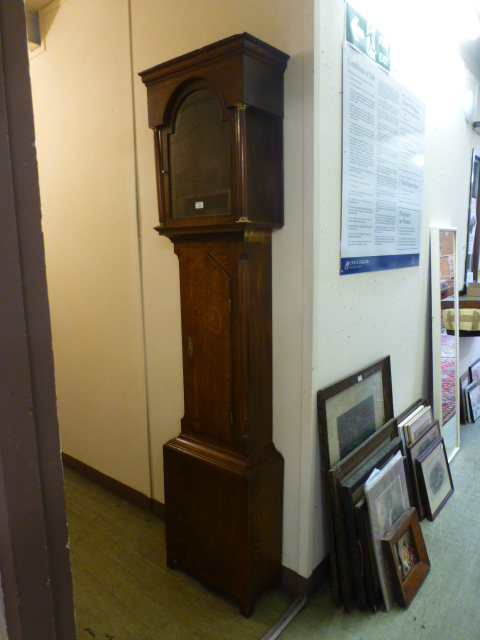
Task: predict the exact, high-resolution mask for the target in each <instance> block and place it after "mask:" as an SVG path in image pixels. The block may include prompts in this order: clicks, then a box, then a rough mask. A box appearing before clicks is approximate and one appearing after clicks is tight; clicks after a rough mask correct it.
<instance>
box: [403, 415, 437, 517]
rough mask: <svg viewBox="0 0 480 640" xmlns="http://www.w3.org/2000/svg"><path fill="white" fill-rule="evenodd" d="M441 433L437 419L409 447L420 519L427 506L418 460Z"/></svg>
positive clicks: (414, 500)
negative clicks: (425, 505)
mask: <svg viewBox="0 0 480 640" xmlns="http://www.w3.org/2000/svg"><path fill="white" fill-rule="evenodd" d="M441 435H442V434H441V432H440V425H439V423H438V420H436V421H435V422H434V423H433V424H432V426H431V427H429V428H428V429H427V430H426V431H424V432H423V433H422V435H421V436H420V437H419V438H418V440H417V441H416V442H414V443H413V444H411V445H410V446H409V447H408V448H407V458H408V463H409V467H410V476H411V479H412V493H413V502H414V504H415V507H416V509H417V515H418V517H419V519H420V520H423V516H424V515H425V507H424V506H423V499H422V493H421V491H420V484H419V481H418V474H417V465H416V461H417V458H418V456H420V455H421V454H422V453H423V452H424V451H425V450H426V449H428V447H429V446H430V445H431V444H432V443H433V442H434V441H435V440H437V438H439V437H440V436H441Z"/></svg>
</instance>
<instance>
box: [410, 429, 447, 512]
mask: <svg viewBox="0 0 480 640" xmlns="http://www.w3.org/2000/svg"><path fill="white" fill-rule="evenodd" d="M416 464H417V474H418V477H419V482H420V489H421V491H422V498H423V501H424V504H425V509H426V512H427V516H428V519H429V520H435V518H436V517H437V515H438V514H439V512H440V510H441V509H442V507H443V506H444V505H445V503H446V502H447V500H448V499H449V498H450V496H451V495H452V493H453V482H452V476H451V473H450V466H449V464H448V458H447V453H446V451H445V445H444V443H443V438H437V439H436V440H435V441H434V442H433V444H431V445H430V446H429V447H428V449H426V450H425V451H424V452H423V453H422V454H421V455H420V456H419V457H418V458H417V462H416Z"/></svg>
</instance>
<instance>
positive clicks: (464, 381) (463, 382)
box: [459, 371, 471, 424]
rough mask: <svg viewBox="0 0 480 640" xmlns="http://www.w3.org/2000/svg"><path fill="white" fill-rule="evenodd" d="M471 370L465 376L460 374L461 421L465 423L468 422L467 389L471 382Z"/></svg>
mask: <svg viewBox="0 0 480 640" xmlns="http://www.w3.org/2000/svg"><path fill="white" fill-rule="evenodd" d="M470 382H471V380H470V371H466V372H465V373H464V374H463V376H460V380H459V384H460V421H461V422H462V423H463V424H465V423H466V422H468V414H467V405H466V395H465V389H466V388H467V387H468V385H469V384H470Z"/></svg>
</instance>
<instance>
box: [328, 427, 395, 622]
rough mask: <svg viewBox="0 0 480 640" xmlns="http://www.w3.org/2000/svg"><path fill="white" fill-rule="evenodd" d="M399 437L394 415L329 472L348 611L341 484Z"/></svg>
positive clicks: (350, 588) (350, 589)
mask: <svg viewBox="0 0 480 640" xmlns="http://www.w3.org/2000/svg"><path fill="white" fill-rule="evenodd" d="M397 436H398V429H397V421H396V419H395V418H392V419H391V420H389V421H388V422H386V423H385V424H384V425H382V426H381V427H380V429H378V431H376V432H375V433H374V434H373V435H372V436H370V437H369V438H367V440H365V442H363V443H362V444H361V445H359V446H358V447H357V448H356V449H355V450H354V451H352V452H351V453H349V454H348V456H346V457H345V458H344V459H343V460H341V461H340V462H338V463H337V464H336V465H335V466H334V467H332V468H331V469H330V471H329V482H330V493H331V500H332V512H333V526H334V534H335V546H336V550H337V561H338V574H339V582H340V588H341V591H342V595H343V604H344V607H345V610H346V611H347V612H349V611H351V610H352V608H353V605H354V597H355V594H354V585H353V573H352V566H351V561H350V556H349V551H348V540H347V534H346V531H345V520H344V516H343V507H342V497H341V483H342V481H343V480H346V479H347V478H349V477H350V476H351V475H352V474H353V473H355V471H356V470H357V469H358V467H359V466H360V465H362V464H365V463H366V462H367V461H368V460H370V459H371V458H372V457H373V456H375V454H376V453H377V452H378V451H380V449H382V448H383V447H384V446H385V445H387V444H388V443H389V442H390V441H391V440H393V439H394V438H396V437H397Z"/></svg>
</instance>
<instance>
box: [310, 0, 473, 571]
mask: <svg viewBox="0 0 480 640" xmlns="http://www.w3.org/2000/svg"><path fill="white" fill-rule="evenodd" d="M351 4H352V5H353V6H355V7H356V8H357V9H358V10H359V11H360V13H361V14H362V15H364V16H365V17H367V18H368V19H369V20H371V21H372V22H373V23H374V24H375V26H376V27H377V28H378V29H379V30H380V31H381V32H382V33H383V34H384V35H385V36H386V37H387V38H389V39H390V42H391V45H392V76H393V77H394V78H396V79H397V80H398V81H399V82H401V83H402V84H403V85H404V86H405V87H406V88H407V89H409V90H410V91H412V92H413V93H415V94H416V95H418V96H419V97H420V98H421V99H422V100H423V101H424V102H425V104H426V137H425V174H424V191H423V215H422V236H421V253H420V266H419V267H417V268H411V269H400V270H395V271H386V272H377V273H371V274H357V275H352V276H342V277H340V275H339V255H340V249H339V242H340V208H341V202H340V194H341V124H342V123H341V105H342V94H341V92H342V42H343V37H344V7H345V5H344V2H342V1H341V0H318V1H317V3H316V5H315V6H316V9H317V12H316V21H315V27H316V38H315V83H316V93H315V118H316V119H315V127H316V128H315V131H316V133H315V136H316V137H315V179H314V183H315V221H314V224H315V227H314V256H315V263H314V328H313V389H312V391H313V393H312V407H313V406H314V399H315V393H316V390H317V389H319V388H322V387H324V386H327V385H328V384H330V383H332V382H334V381H336V380H338V379H340V378H342V377H344V376H346V375H348V374H350V373H353V372H354V371H355V370H357V369H359V368H362V367H363V366H365V365H367V364H369V363H370V362H373V361H375V360H376V359H378V358H381V357H383V356H385V355H390V357H391V364H392V384H393V399H394V409H395V412H396V413H399V412H401V411H402V410H403V409H405V408H406V407H407V406H408V405H409V404H410V403H411V402H413V401H414V400H415V399H416V398H418V397H421V396H423V397H425V396H427V395H428V392H429V382H430V379H431V373H430V368H431V346H430V341H431V333H430V331H431V327H430V297H429V286H430V280H429V227H430V225H433V224H435V225H443V226H456V227H458V229H459V248H460V251H459V254H460V257H459V260H460V264H463V263H462V260H463V262H464V259H465V232H466V215H467V207H468V198H469V175H470V157H471V149H472V144H473V132H472V129H471V128H470V127H468V126H467V124H466V123H465V118H464V113H463V96H464V91H465V89H466V88H473V86H474V81H473V78H472V76H471V75H470V73H468V72H467V71H466V70H465V69H464V65H463V64H462V62H461V60H460V58H459V56H458V54H457V52H456V49H455V47H456V44H457V42H458V40H457V41H455V32H454V29H453V25H452V18H451V13H449V12H444V13H445V16H442V15H441V14H442V12H441V11H438V6H436V5H433V3H429V2H424V3H418V2H413V1H410V0H408V1H405V0H402V1H401V2H400V1H397V0H395V1H392V2H376V1H374V0H371V1H367V0H366V1H365V2H360V1H358V2H354V1H353V0H352V3H351ZM433 8H435V10H433ZM442 20H443V21H442ZM312 412H313V410H312ZM312 450H313V451H317V450H318V446H317V442H316V438H315V444H314V446H313V447H312ZM319 467H320V461H319V459H318V457H316V460H315V465H314V469H312V477H313V476H314V475H315V474H316V475H317V477H318V476H319ZM314 486H315V489H316V493H315V500H314V501H313V502H312V504H311V506H310V509H311V512H312V514H313V516H314V519H315V525H314V535H313V537H312V538H311V540H310V545H311V548H312V552H311V556H312V559H313V561H312V564H311V567H314V566H315V565H316V564H317V563H318V561H320V560H321V559H322V558H323V557H324V556H325V555H326V553H327V550H328V539H327V536H326V530H325V522H324V518H323V513H324V510H323V506H322V505H323V494H322V488H321V486H320V482H316V483H315V484H314Z"/></svg>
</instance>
